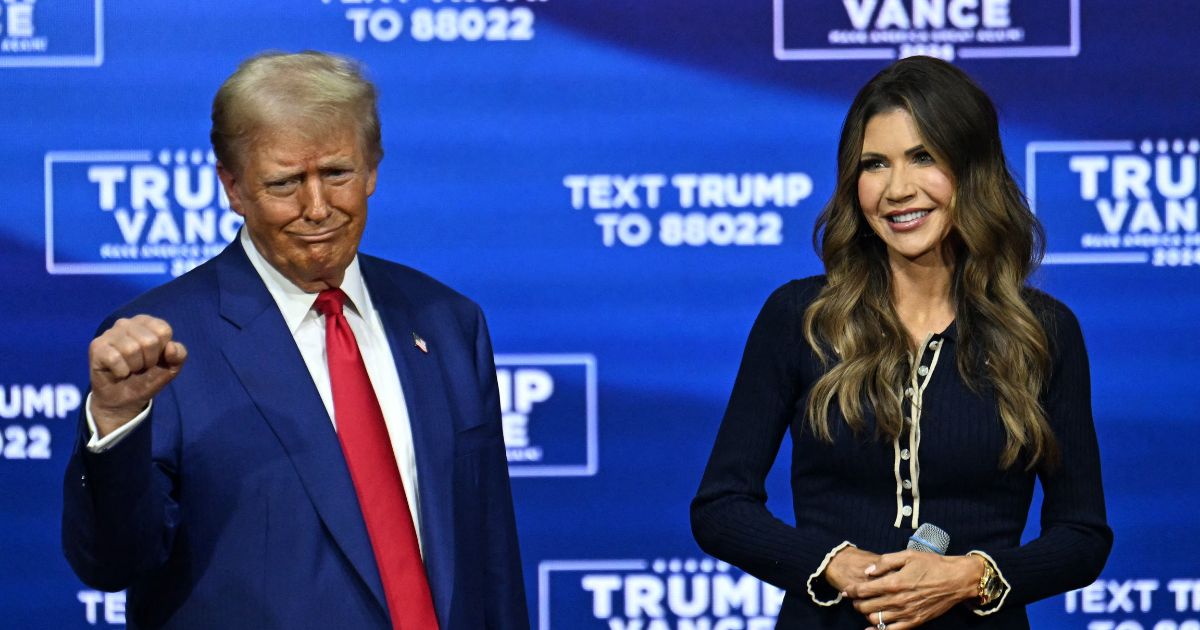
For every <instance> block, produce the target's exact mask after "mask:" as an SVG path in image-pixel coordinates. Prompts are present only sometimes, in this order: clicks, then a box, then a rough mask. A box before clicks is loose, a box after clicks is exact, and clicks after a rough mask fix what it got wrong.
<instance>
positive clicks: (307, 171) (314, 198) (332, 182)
mask: <svg viewBox="0 0 1200 630" xmlns="http://www.w3.org/2000/svg"><path fill="white" fill-rule="evenodd" d="M241 162H242V167H241V169H240V170H239V171H238V172H234V171H231V170H229V169H228V168H226V167H225V165H221V164H218V166H217V168H218V171H219V173H220V176H221V182H222V184H224V186H225V191H226V193H227V194H228V195H229V203H230V206H231V207H232V208H233V210H234V211H235V212H237V213H238V214H240V215H242V217H244V218H245V219H246V230H247V232H248V233H249V235H250V240H252V241H253V242H254V245H255V246H256V247H257V248H258V251H259V252H260V253H261V254H262V255H263V257H264V258H266V259H267V261H269V262H270V263H271V265H272V266H274V267H275V268H276V269H278V270H279V272H280V273H282V274H283V275H284V276H286V277H287V278H288V279H289V280H291V281H292V282H293V283H295V284H296V286H298V287H300V288H301V289H304V290H305V291H308V292H316V291H320V290H322V289H326V288H329V287H336V286H339V285H340V284H341V282H342V277H343V274H344V272H345V271H346V267H347V266H348V265H349V264H350V261H351V260H353V259H354V255H355V253H356V252H357V251H358V242H359V240H360V239H361V238H362V233H363V227H364V226H365V225H366V222H367V197H370V196H371V194H372V193H374V192H375V172H376V168H375V166H374V164H372V163H371V161H370V160H369V159H368V158H367V156H366V153H365V152H364V151H363V147H361V146H360V143H359V141H358V136H357V135H356V134H355V132H354V129H353V128H352V127H350V126H348V125H347V126H341V127H336V128H335V129H334V130H333V131H332V132H330V133H328V134H326V135H323V136H318V137H315V138H311V137H308V136H306V135H305V134H300V133H297V132H295V131H292V130H291V129H288V128H286V127H285V126H283V125H281V126H280V128H277V129H268V130H266V131H264V132H262V133H259V134H257V135H256V137H255V138H254V140H252V141H251V142H250V143H249V147H248V149H247V150H246V152H245V154H244V155H242V156H241Z"/></svg>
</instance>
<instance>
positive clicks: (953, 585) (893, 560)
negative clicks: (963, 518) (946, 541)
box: [844, 551, 983, 630]
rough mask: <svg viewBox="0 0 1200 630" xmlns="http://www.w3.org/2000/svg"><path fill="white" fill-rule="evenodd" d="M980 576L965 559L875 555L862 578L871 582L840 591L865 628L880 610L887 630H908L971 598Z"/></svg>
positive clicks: (971, 561) (972, 561) (979, 568)
mask: <svg viewBox="0 0 1200 630" xmlns="http://www.w3.org/2000/svg"><path fill="white" fill-rule="evenodd" d="M982 575H983V565H982V563H980V562H979V561H978V560H977V559H975V558H972V557H969V556H939V555H937V554H933V553H926V552H923V551H901V552H898V553H889V554H884V555H882V556H880V557H879V563H878V565H877V566H876V567H874V568H873V569H872V570H871V571H870V575H869V576H868V577H870V578H872V579H868V580H867V581H865V582H860V583H857V584H851V585H849V586H847V587H846V588H845V589H844V591H845V593H846V595H847V596H848V597H850V598H851V599H852V600H854V608H855V610H857V611H858V612H860V613H862V614H863V616H864V617H866V618H867V620H868V621H869V622H870V623H871V625H875V624H877V623H879V621H880V619H879V613H880V612H882V613H883V622H884V623H885V624H886V625H887V627H888V630H909V629H910V628H916V627H918V626H920V625H921V624H924V623H926V622H928V621H929V620H931V619H935V618H937V617H940V616H942V615H943V614H944V613H945V612H946V611H947V610H950V608H951V607H953V606H954V605H955V604H957V603H959V602H962V601H965V600H968V599H972V598H974V597H975V596H976V594H977V593H978V591H979V578H980V577H981V576H982ZM876 576H878V577H876Z"/></svg>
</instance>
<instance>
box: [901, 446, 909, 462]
mask: <svg viewBox="0 0 1200 630" xmlns="http://www.w3.org/2000/svg"><path fill="white" fill-rule="evenodd" d="M900 459H903V460H905V461H908V449H906V448H902V449H900Z"/></svg>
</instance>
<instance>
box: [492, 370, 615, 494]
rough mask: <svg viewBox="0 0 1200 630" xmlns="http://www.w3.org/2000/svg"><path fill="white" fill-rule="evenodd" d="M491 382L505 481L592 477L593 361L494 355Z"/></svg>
mask: <svg viewBox="0 0 1200 630" xmlns="http://www.w3.org/2000/svg"><path fill="white" fill-rule="evenodd" d="M496 382H497V383H498V384H499V387H500V410H501V413H502V414H503V423H504V446H505V449H506V451H507V454H508V471H509V474H510V475H512V476H513V477H590V476H592V475H595V474H596V471H597V469H598V468H599V459H600V456H599V444H598V437H597V419H596V357H594V356H592V355H590V354H498V355H496Z"/></svg>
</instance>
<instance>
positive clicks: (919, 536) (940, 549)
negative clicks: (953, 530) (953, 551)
mask: <svg viewBox="0 0 1200 630" xmlns="http://www.w3.org/2000/svg"><path fill="white" fill-rule="evenodd" d="M908 548H909V549H911V550H913V551H925V552H928V553H936V554H937V555H939V556H944V555H946V550H947V549H949V548H950V534H947V533H946V532H945V531H943V530H942V528H940V527H938V526H937V525H934V524H933V523H921V526H920V527H918V528H917V531H915V532H913V535H912V536H909V537H908Z"/></svg>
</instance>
